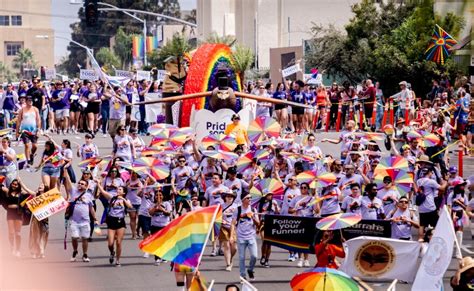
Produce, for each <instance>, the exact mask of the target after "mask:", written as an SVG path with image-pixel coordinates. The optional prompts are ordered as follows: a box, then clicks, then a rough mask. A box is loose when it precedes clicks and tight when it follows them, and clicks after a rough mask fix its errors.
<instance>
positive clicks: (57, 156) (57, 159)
mask: <svg viewBox="0 0 474 291" xmlns="http://www.w3.org/2000/svg"><path fill="white" fill-rule="evenodd" d="M49 159H50V160H49V161H50V162H51V164H53V166H55V167H57V166H59V164H60V163H61V161H62V160H63V159H62V158H61V155H60V154H59V152H54V153H53V154H52V155H51V156H49Z"/></svg>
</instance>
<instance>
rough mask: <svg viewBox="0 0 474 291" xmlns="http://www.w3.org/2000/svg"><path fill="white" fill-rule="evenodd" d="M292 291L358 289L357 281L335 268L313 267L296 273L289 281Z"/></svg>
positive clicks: (352, 290)
mask: <svg viewBox="0 0 474 291" xmlns="http://www.w3.org/2000/svg"><path fill="white" fill-rule="evenodd" d="M290 286H291V290H293V291H320V290H324V291H341V290H344V291H358V290H360V289H359V285H358V283H357V282H356V281H355V280H354V279H352V278H351V277H349V275H347V274H346V273H343V272H341V271H339V270H336V269H331V268H314V269H310V270H307V271H305V272H303V273H299V274H296V275H295V276H294V277H293V279H291V282H290Z"/></svg>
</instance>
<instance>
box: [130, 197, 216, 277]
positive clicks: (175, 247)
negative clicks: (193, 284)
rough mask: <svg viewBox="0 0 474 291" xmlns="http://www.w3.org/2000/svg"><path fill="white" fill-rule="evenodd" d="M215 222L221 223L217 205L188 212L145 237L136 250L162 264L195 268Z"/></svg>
mask: <svg viewBox="0 0 474 291" xmlns="http://www.w3.org/2000/svg"><path fill="white" fill-rule="evenodd" d="M216 220H222V208H221V207H220V205H213V206H210V207H204V208H201V209H198V210H195V211H191V212H188V213H186V214H185V215H183V216H180V217H178V218H176V219H175V220H173V221H172V222H171V223H170V224H168V225H167V226H166V227H165V228H163V229H162V230H160V231H158V232H157V233H155V234H154V235H152V236H149V237H147V238H146V239H145V240H143V241H142V242H140V244H139V247H140V249H141V250H142V251H144V252H147V253H150V254H154V255H156V256H158V257H160V258H162V259H164V260H167V261H171V262H174V263H177V264H181V265H185V266H189V267H194V268H195V267H197V266H198V265H199V261H200V260H201V257H202V253H203V251H204V248H205V246H206V243H207V240H208V239H209V235H210V232H211V230H212V228H213V225H214V222H215V221H216Z"/></svg>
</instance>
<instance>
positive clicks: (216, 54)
mask: <svg viewBox="0 0 474 291" xmlns="http://www.w3.org/2000/svg"><path fill="white" fill-rule="evenodd" d="M231 55H232V51H231V49H230V48H229V47H228V46H227V45H225V44H203V45H202V46H200V47H199V48H198V49H197V50H196V52H195V53H194V55H193V56H192V60H191V63H190V66H189V69H188V74H187V77H186V82H185V85H184V88H185V89H184V94H185V95H186V94H193V93H200V92H207V91H212V90H213V89H214V88H216V87H218V80H217V72H218V70H219V69H221V70H222V68H225V73H226V75H227V78H228V80H229V81H230V84H229V87H231V88H232V89H233V90H234V91H237V92H238V91H241V89H242V84H241V80H240V77H239V75H238V74H236V72H234V70H233V69H232V57H231ZM193 106H194V109H195V110H199V109H208V108H209V96H206V97H198V98H192V99H186V100H183V101H182V104H181V110H180V111H181V113H180V126H181V127H183V126H189V125H190V122H191V120H190V119H191V111H192V108H193ZM235 107H236V108H232V109H233V110H234V111H235V112H239V111H240V109H241V107H242V101H241V98H237V103H236V106H235Z"/></svg>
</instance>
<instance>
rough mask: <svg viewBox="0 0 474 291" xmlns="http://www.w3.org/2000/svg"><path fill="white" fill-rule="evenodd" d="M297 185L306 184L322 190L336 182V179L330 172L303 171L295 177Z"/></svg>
mask: <svg viewBox="0 0 474 291" xmlns="http://www.w3.org/2000/svg"><path fill="white" fill-rule="evenodd" d="M296 180H297V181H298V183H300V184H301V183H308V184H309V187H311V188H324V187H327V186H329V185H332V184H334V183H335V182H336V180H337V177H336V175H334V174H333V173H330V172H324V171H323V172H320V173H318V172H316V171H304V172H303V173H300V174H298V176H296Z"/></svg>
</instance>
